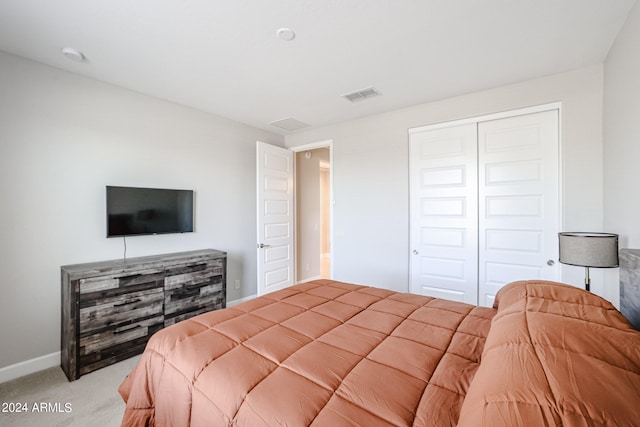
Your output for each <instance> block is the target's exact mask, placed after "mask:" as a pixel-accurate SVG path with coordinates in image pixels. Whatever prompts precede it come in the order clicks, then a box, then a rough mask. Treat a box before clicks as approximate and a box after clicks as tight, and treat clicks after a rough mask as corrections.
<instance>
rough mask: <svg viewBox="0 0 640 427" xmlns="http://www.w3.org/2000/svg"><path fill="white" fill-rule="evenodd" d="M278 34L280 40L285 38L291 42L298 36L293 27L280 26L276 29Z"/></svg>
mask: <svg viewBox="0 0 640 427" xmlns="http://www.w3.org/2000/svg"><path fill="white" fill-rule="evenodd" d="M276 35H277V36H278V38H279V39H280V40H284V41H286V42H290V41H291V40H293V39H295V38H296V33H294V32H293V30H292V29H291V28H280V29H279V30H278V31H276Z"/></svg>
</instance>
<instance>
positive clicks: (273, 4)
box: [0, 0, 635, 134]
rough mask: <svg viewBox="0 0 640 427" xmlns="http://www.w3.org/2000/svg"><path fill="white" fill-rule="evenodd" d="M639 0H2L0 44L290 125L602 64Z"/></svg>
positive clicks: (249, 119)
mask: <svg viewBox="0 0 640 427" xmlns="http://www.w3.org/2000/svg"><path fill="white" fill-rule="evenodd" d="M634 3H635V0H0V50H2V51H5V52H8V53H13V54H16V55H20V56H23V57H26V58H30V59H33V60H35V61H39V62H42V63H45V64H49V65H52V66H54V67H58V68H62V69H65V70H68V71H71V72H74V73H78V74H82V75H85V76H89V77H93V78H95V79H98V80H102V81H105V82H109V83H112V84H115V85H118V86H122V87H125V88H129V89H133V90H135V91H138V92H141V93H144V94H148V95H152V96H156V97H158V98H162V99H166V100H170V101H173V102H177V103H180V104H184V105H188V106H191V107H193V108H197V109H199V110H203V111H207V112H211V113H214V114H217V115H220V116H224V117H227V118H230V119H233V120H237V121H240V122H243V123H247V124H249V125H252V126H255V127H259V128H262V129H267V130H269V131H273V132H276V133H281V134H287V132H286V131H281V130H279V129H278V128H276V127H273V126H271V125H269V123H270V122H273V121H276V120H281V119H285V118H288V117H293V118H295V119H297V120H299V121H302V122H305V123H308V124H310V125H311V126H312V127H318V126H322V125H327V124H331V123H336V122H341V121H345V120H350V119H354V118H357V117H362V116H366V115H369V114H374V113H380V112H384V111H390V110H395V109H398V108H402V107H407V106H410V105H415V104H419V103H423V102H429V101H433V100H436V99H442V98H447V97H451V96H455V95H460V94H465V93H469V92H473V91H478V90H482V89H487V88H491V87H496V86H501V85H504V84H508V83H513V82H518V81H523V80H527V79H531V78H535V77H538V76H542V75H549V74H554V73H558V72H563V71H568V70H572V69H576V68H580V67H584V66H587V65H591V64H596V63H602V62H603V61H604V60H605V58H606V55H607V52H608V50H609V48H610V47H611V45H612V43H613V41H614V40H615V37H616V36H617V34H618V32H619V30H620V28H621V27H622V25H623V24H624V21H625V19H626V17H627V14H628V12H629V10H630V9H631V7H632V6H633V5H634ZM281 27H289V28H291V29H293V30H294V31H295V33H296V38H295V39H294V40H293V41H291V42H285V41H282V40H280V39H278V38H277V37H276V31H277V30H278V29H279V28H281ZM66 46H71V47H74V48H76V49H78V50H80V51H82V52H83V53H84V54H85V55H86V58H87V61H86V62H84V63H77V62H73V61H71V60H69V59H67V58H65V57H64V56H63V55H62V54H61V52H60V49H61V48H63V47H66ZM1 72H2V70H0V73H1ZM367 86H373V87H375V88H376V89H377V90H378V91H379V92H380V93H381V94H382V96H378V97H374V98H371V99H368V100H365V101H361V102H357V103H351V102H349V101H347V100H346V99H344V98H342V97H341V95H343V94H345V93H347V92H352V91H355V90H359V89H362V88H365V87H367Z"/></svg>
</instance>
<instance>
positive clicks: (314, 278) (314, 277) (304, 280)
mask: <svg viewBox="0 0 640 427" xmlns="http://www.w3.org/2000/svg"><path fill="white" fill-rule="evenodd" d="M320 279H322V277H320V275H317V276H313V277H309V278H307V279H303V280H298V281H297V282H296V285H297V284H300V283H307V282H313V281H314V280H320Z"/></svg>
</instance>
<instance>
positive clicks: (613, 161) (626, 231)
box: [604, 3, 640, 249]
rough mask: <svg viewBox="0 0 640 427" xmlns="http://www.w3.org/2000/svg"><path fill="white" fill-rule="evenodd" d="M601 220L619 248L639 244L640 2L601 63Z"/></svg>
mask: <svg viewBox="0 0 640 427" xmlns="http://www.w3.org/2000/svg"><path fill="white" fill-rule="evenodd" d="M604 141H605V142H604V147H605V150H604V171H605V179H604V189H605V197H604V222H605V228H606V229H607V231H611V232H613V233H618V234H619V235H620V247H621V248H635V249H637V248H640V215H639V213H640V190H639V188H640V3H637V4H636V5H635V6H634V8H633V9H632V10H631V12H630V13H629V17H628V18H627V21H626V23H625V25H624V27H623V28H622V30H621V31H620V34H619V35H618V38H617V39H616V41H615V43H614V45H613V47H612V48H611V50H610V51H609V55H608V56H607V60H606V62H605V65H604Z"/></svg>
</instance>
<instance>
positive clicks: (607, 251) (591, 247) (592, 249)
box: [558, 233, 618, 268]
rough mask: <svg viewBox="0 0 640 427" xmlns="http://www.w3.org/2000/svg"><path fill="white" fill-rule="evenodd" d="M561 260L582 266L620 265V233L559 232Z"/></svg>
mask: <svg viewBox="0 0 640 427" xmlns="http://www.w3.org/2000/svg"><path fill="white" fill-rule="evenodd" d="M558 238H559V240H560V262H561V263H563V264H569V265H579V266H582V267H598V268H608V267H617V266H618V235H617V234H611V233H558Z"/></svg>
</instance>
